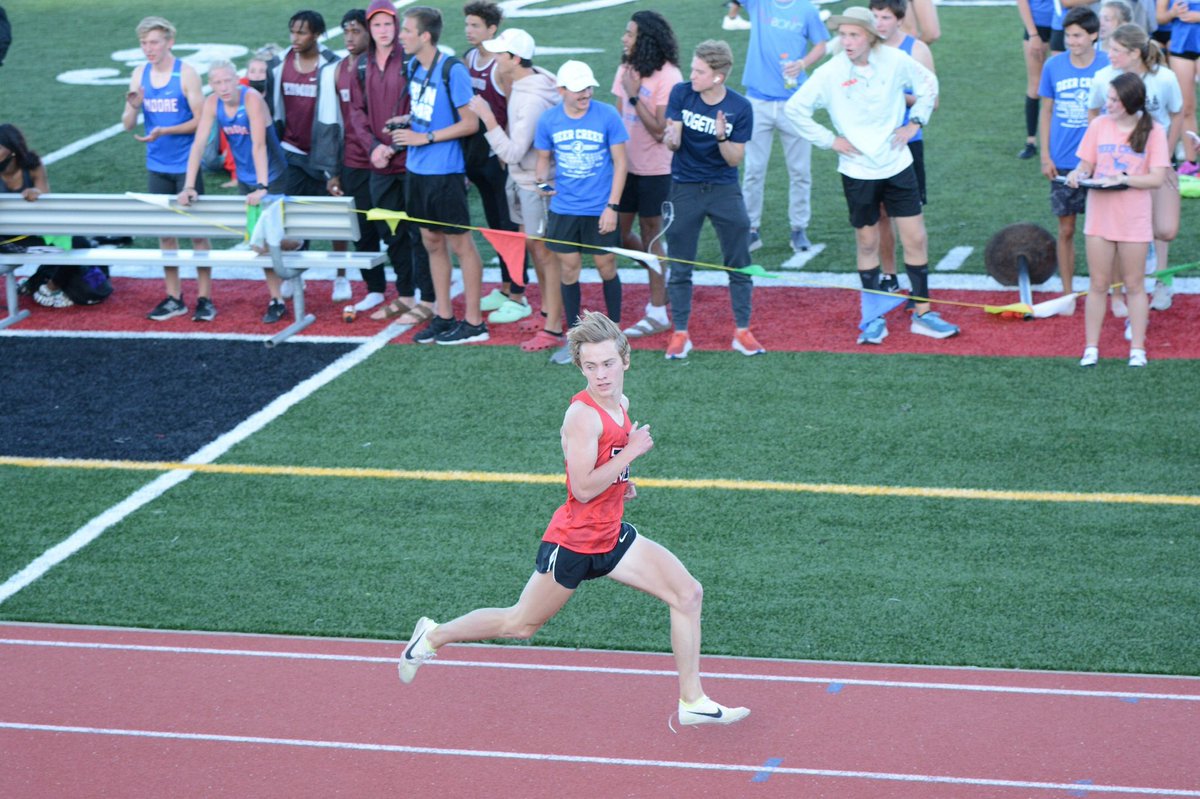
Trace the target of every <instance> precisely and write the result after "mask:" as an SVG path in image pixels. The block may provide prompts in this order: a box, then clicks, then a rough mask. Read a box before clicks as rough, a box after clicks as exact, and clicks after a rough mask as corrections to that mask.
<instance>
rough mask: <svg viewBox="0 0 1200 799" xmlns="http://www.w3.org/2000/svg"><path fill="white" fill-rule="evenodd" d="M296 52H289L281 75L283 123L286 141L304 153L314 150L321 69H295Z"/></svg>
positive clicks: (284, 140) (318, 60) (284, 60)
mask: <svg viewBox="0 0 1200 799" xmlns="http://www.w3.org/2000/svg"><path fill="white" fill-rule="evenodd" d="M297 57H298V56H297V55H296V53H295V52H294V51H293V52H290V53H288V54H287V56H285V57H284V59H283V74H282V75H280V84H281V85H280V90H281V91H282V92H283V108H284V115H285V116H286V119H285V120H284V130H283V142H284V143H285V144H290V145H292V146H293V147H295V148H296V149H297V150H299V151H300V152H302V153H307V152H308V151H309V150H311V149H312V129H313V119H314V118H315V117H316V115H317V76H318V74H319V73H320V71H321V70H320V59H319V58H318V59H317V62H318V68H317V69H314V70H313V71H312V72H298V71H297V70H296V63H295V61H296V58H297Z"/></svg>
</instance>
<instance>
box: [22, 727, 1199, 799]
mask: <svg viewBox="0 0 1200 799" xmlns="http://www.w3.org/2000/svg"><path fill="white" fill-rule="evenodd" d="M0 729H5V730H13V731H17V732H51V733H72V734H76V735H107V736H116V737H127V738H153V739H158V740H171V741H202V742H212V743H234V744H250V745H254V746H290V747H305V748H312V749H340V750H348V751H357V752H390V753H394V754H406V755H433V756H439V757H474V758H487V759H493V760H526V761H537V762H543V763H547V762H548V763H574V764H587V765H597V766H635V767H638V768H664V769H678V770H683V771H724V772H742V773H746V772H749V773H751V774H758V773H760V772H762V771H763V766H762V764H760V763H751V764H742V763H698V762H690V761H686V760H648V759H641V758H628V757H594V756H588V755H565V754H551V753H547V752H504V751H496V750H486V749H450V748H445V747H431V746H402V745H399V744H377V743H365V742H354V741H318V740H311V739H305V738H267V737H262V736H252V735H216V734H209V733H190V732H166V731H161V730H129V729H114V728H107V727H75V726H66V725H57V724H25V723H22V722H11V721H0ZM771 774H772V775H775V774H780V775H793V776H801V777H831V778H841V779H859V780H877V781H885V782H909V783H925V784H936V785H971V786H980V787H983V786H987V787H994V788H1017V789H1024V790H1046V791H1080V790H1086V791H1088V792H1089V793H1093V792H1094V793H1108V794H1137V795H1143V796H1190V797H1200V791H1190V790H1184V789H1176V788H1145V787H1137V786H1128V785H1091V784H1089V785H1086V786H1083V785H1080V784H1079V783H1076V782H1035V781H1031V780H1001V779H991V778H987V777H950V776H943V775H937V774H900V773H894V772H886V771H844V770H840V769H819V768H796V767H788V766H773V767H772V768H771Z"/></svg>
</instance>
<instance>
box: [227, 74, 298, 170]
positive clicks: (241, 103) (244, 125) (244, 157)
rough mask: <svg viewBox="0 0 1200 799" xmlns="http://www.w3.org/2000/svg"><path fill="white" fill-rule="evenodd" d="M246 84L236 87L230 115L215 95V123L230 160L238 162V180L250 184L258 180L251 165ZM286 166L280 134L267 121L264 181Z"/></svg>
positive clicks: (247, 89)
mask: <svg viewBox="0 0 1200 799" xmlns="http://www.w3.org/2000/svg"><path fill="white" fill-rule="evenodd" d="M249 90H250V89H249V87H248V86H241V87H239V91H238V107H237V113H236V114H234V115H233V116H232V117H230V116H229V115H227V114H226V113H225V103H224V102H222V101H221V98H219V97H218V98H217V124H218V125H220V126H221V130H222V132H224V134H225V139H226V141H228V142H229V149H230V151H231V152H232V153H233V161H234V163H235V164H237V174H238V180H239V181H241V182H242V183H245V184H247V185H249V186H253V185H254V184H255V183H257V182H258V181H257V178H256V175H257V172H256V170H255V169H254V140H253V139H251V138H250V116H249V115H248V114H247V113H246V92H248V91H249ZM286 168H287V156H286V155H284V152H283V147H282V146H280V144H279V136H277V135H276V134H275V126H274V125H271V124H269V123H268V124H267V171H268V173H269V174H268V176H267V183H272V182H274V181H275V179H276V178H278V177H279V176H280V175H282V174H283V171H284V169H286Z"/></svg>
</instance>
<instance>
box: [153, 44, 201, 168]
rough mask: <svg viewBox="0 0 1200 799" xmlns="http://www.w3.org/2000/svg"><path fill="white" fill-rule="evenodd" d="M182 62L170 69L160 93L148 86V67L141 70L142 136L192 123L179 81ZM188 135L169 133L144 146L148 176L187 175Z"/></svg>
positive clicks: (189, 146)
mask: <svg viewBox="0 0 1200 799" xmlns="http://www.w3.org/2000/svg"><path fill="white" fill-rule="evenodd" d="M182 66H183V62H182V61H180V60H179V59H178V58H176V59H175V64H174V66H172V67H171V79H170V80H169V81H167V85H166V86H163V87H162V88H161V89H156V88H154V86H153V84H152V83H151V82H150V73H151V71H152V70H151V68H150V65H149V64H147V65H146V68H145V69H144V70H142V92H143V99H142V116H143V117H144V118H145V120H146V133H149V132H150V131H152V130H154V129H155V128H166V127H170V126H172V125H182V124H183V123H185V122H188V121H190V120H191V119H192V117H193V114H192V107H191V106H190V105H188V101H187V96H186V95H185V94H184V93H183V81H182V80H181V79H180V77H179V73H180V70H181V69H182ZM194 139H195V136H193V135H192V134H191V133H170V134H167V135H166V136H159V137H158V138H157V139H155V140H154V141H152V142H149V143H148V144H147V145H146V168H147V169H149V170H150V171H151V172H165V173H167V174H171V175H177V174H182V173H184V172H187V165H188V154H189V153H190V152H191V150H192V141H193V140H194Z"/></svg>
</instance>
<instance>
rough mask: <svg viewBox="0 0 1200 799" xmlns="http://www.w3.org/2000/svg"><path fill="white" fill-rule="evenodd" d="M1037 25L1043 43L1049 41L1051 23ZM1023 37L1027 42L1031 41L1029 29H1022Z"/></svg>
mask: <svg viewBox="0 0 1200 799" xmlns="http://www.w3.org/2000/svg"><path fill="white" fill-rule="evenodd" d="M1035 27H1037V32H1038V38H1039V39H1041V40H1042V42H1043V43H1049V41H1050V26H1049V25H1037V26H1035ZM1021 37H1022V39H1021V40H1022V41H1026V42H1027V41H1029V31H1021Z"/></svg>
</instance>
